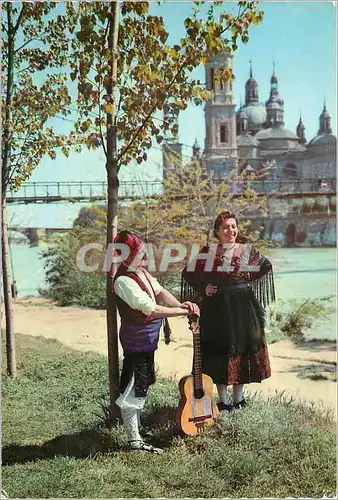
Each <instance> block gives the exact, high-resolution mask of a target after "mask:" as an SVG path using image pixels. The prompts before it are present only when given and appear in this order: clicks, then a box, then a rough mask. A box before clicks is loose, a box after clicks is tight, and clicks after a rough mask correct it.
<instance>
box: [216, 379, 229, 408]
mask: <svg viewBox="0 0 338 500" xmlns="http://www.w3.org/2000/svg"><path fill="white" fill-rule="evenodd" d="M216 385H217V390H218V397H219V400H220V402H221V403H224V404H225V405H230V404H231V400H230V398H229V395H228V387H227V386H226V385H224V384H216Z"/></svg>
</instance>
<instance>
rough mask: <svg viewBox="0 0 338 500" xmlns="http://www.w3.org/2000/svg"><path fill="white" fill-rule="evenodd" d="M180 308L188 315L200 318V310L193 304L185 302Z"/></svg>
mask: <svg viewBox="0 0 338 500" xmlns="http://www.w3.org/2000/svg"><path fill="white" fill-rule="evenodd" d="M181 307H183V309H188V311H189V314H196V316H198V317H199V316H200V308H199V307H198V305H197V304H195V303H194V302H189V301H186V302H184V303H183V304H182V305H181Z"/></svg>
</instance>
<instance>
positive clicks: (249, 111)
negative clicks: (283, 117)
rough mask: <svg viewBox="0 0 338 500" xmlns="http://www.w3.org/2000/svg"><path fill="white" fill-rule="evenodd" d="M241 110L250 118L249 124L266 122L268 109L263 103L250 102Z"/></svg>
mask: <svg viewBox="0 0 338 500" xmlns="http://www.w3.org/2000/svg"><path fill="white" fill-rule="evenodd" d="M241 112H242V113H243V114H244V115H245V117H246V119H247V120H248V122H247V123H248V125H262V124H263V123H265V122H266V109H265V106H264V105H263V104H259V103H257V104H254V103H253V104H248V105H247V106H243V107H242V109H241Z"/></svg>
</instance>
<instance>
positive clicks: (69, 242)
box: [39, 229, 106, 309]
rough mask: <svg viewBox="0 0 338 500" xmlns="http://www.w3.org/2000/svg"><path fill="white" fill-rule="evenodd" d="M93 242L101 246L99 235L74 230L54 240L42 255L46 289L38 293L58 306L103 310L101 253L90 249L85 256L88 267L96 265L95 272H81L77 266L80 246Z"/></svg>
mask: <svg viewBox="0 0 338 500" xmlns="http://www.w3.org/2000/svg"><path fill="white" fill-rule="evenodd" d="M93 242H95V243H102V244H103V236H102V233H100V232H98V231H94V230H88V229H87V230H85V229H82V230H80V229H77V230H75V229H74V230H73V231H72V232H69V233H66V234H64V235H60V236H59V237H57V238H56V239H55V241H54V243H53V244H52V245H50V246H49V247H48V249H47V250H46V251H45V252H43V254H42V258H43V259H44V260H45V263H44V267H45V270H46V282H47V289H45V290H40V291H39V292H40V294H41V295H43V296H47V297H50V298H52V299H53V300H55V302H56V303H57V304H58V305H60V306H70V305H77V306H83V307H93V308H97V309H103V308H105V306H106V289H105V275H104V274H103V273H100V270H102V267H103V258H104V252H99V251H98V250H90V251H89V252H88V253H87V254H86V264H87V265H91V264H94V263H99V266H98V271H97V272H91V273H89V272H83V271H81V270H80V269H79V268H78V266H77V263H76V256H77V253H78V250H79V249H80V248H81V246H83V245H85V244H87V243H93ZM102 248H104V246H102Z"/></svg>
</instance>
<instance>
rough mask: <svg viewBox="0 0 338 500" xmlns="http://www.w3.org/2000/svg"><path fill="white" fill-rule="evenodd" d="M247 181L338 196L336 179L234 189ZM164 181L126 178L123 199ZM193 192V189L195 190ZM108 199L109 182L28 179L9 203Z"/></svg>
mask: <svg viewBox="0 0 338 500" xmlns="http://www.w3.org/2000/svg"><path fill="white" fill-rule="evenodd" d="M243 182H246V183H248V184H249V185H250V187H251V188H252V189H254V190H255V191H256V192H257V193H258V195H259V196H263V195H268V196H274V197H277V198H300V197H309V196H313V195H314V194H315V195H316V196H327V197H330V196H335V195H336V179H297V180H278V179H277V180H257V181H242V183H241V184H239V183H237V184H236V183H233V184H232V186H231V192H232V193H233V195H234V196H240V195H241V192H242V191H243ZM163 189H164V188H163V182H162V181H161V180H154V181H122V182H120V185H119V200H121V201H124V200H129V201H133V200H140V199H145V198H156V197H158V196H161V194H163ZM192 195H193V193H192ZM106 200H107V184H106V182H90V181H78V182H77V181H76V182H25V183H24V184H23V185H22V186H21V188H20V189H19V190H18V191H15V190H14V188H12V189H9V191H8V195H7V203H9V204H14V203H15V204H28V203H62V202H67V203H69V202H73V203H75V202H83V203H93V202H96V201H106Z"/></svg>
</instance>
